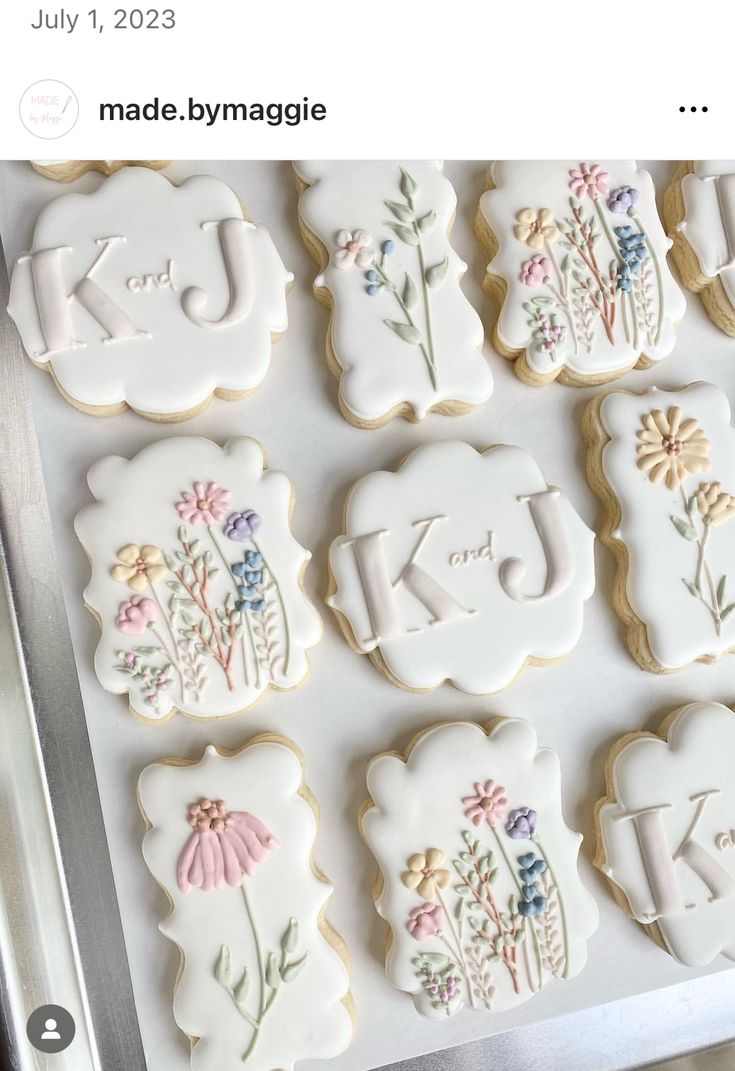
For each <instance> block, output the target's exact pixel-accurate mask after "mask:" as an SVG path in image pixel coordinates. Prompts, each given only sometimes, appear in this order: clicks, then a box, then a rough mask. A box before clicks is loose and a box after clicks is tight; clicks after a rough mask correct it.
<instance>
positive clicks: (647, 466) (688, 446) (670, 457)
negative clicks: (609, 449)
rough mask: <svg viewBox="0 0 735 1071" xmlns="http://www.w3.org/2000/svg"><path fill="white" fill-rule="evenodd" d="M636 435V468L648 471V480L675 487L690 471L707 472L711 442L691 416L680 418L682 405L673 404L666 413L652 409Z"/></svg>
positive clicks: (676, 488) (671, 488) (709, 464)
mask: <svg viewBox="0 0 735 1071" xmlns="http://www.w3.org/2000/svg"><path fill="white" fill-rule="evenodd" d="M637 434H638V438H639V439H640V445H639V447H638V450H637V453H638V468H639V469H642V471H643V472H646V473H648V478H649V480H650V481H651V483H663V482H664V481H665V482H666V486H667V487H668V489H669V490H670V491H678V490H679V488H680V486H681V482H682V480H683V479H684V478H685V477H686V476H688V475H689V473H692V472H708V471H709V469H710V468H711V467H712V462H711V461H710V459H709V457H708V456H707V455H708V454H709V447H710V442H709V439H708V438H707V436H706V435H705V434H704V432H703V431H702V429H701V428H700V426H699V421H698V420H695V419H694V418H691V419H689V420H682V414H681V409H680V408H679V406H678V405H672V406H671V408H670V409H669V411H668V413H664V412H663V411H662V410H661V409H654V410H653V411H652V412H651V413H646V415H645V416H644V417H643V430H642V431H639V432H638V433H637Z"/></svg>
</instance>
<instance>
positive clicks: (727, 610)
mask: <svg viewBox="0 0 735 1071" xmlns="http://www.w3.org/2000/svg"><path fill="white" fill-rule="evenodd" d="M733 610H735V602H731V603H730V605H729V606H726V607H725V609H724V610H723V611H722V613H721V614H720V619H721V620H722V621H727V619H728V617H729V616H730V614H731V613H732V612H733Z"/></svg>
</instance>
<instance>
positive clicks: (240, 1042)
mask: <svg viewBox="0 0 735 1071" xmlns="http://www.w3.org/2000/svg"><path fill="white" fill-rule="evenodd" d="M138 798H139V801H140V806H141V809H142V811H143V814H144V817H145V818H146V821H147V824H148V832H147V833H146V835H145V840H144V842H143V854H144V856H145V861H146V863H147V864H148V868H149V870H150V872H151V874H152V875H153V877H154V878H155V879H156V881H157V882H158V883H159V885H160V886H161V887H162V888H163V889H164V891H165V892H166V895H167V897H168V899H169V901H170V911H169V913H168V915H167V916H166V918H165V919H164V921H163V922H162V923H161V926H160V929H161V931H162V932H163V933H164V934H165V936H166V937H168V938H169V939H170V940H171V941H173V942H174V943H175V944H176V945H177V947H178V948H179V950H180V953H181V966H180V970H179V974H178V977H177V980H176V992H175V996H174V1017H175V1019H176V1022H177V1023H178V1025H179V1027H180V1028H181V1029H182V1030H183V1031H184V1033H186V1034H187V1035H188V1036H189V1038H190V1039H191V1042H192V1051H191V1067H192V1071H237V1069H239V1068H242V1067H245V1068H246V1069H247V1071H271V1069H272V1068H274V1067H278V1068H283V1069H284V1071H286V1069H287V1071H293V1068H294V1065H295V1064H296V1063H298V1062H299V1061H301V1060H326V1059H329V1058H330V1057H332V1056H336V1055H338V1054H339V1053H341V1052H343V1051H344V1050H345V1049H346V1048H347V1046H348V1045H349V1043H350V1041H351V1038H352V1030H353V1022H352V1020H353V1005H352V1000H351V997H350V993H349V976H348V972H347V966H346V962H347V958H346V949H345V946H344V944H343V942H342V940H341V939H340V937H339V935H338V934H337V933H336V932H335V931H334V930H333V929H332V928H331V926H330V925H329V923H328V922H327V921H326V919H325V917H324V914H325V908H326V904H327V901H328V900H329V897H330V895H331V892H332V889H331V886H330V885H329V883H328V881H327V879H326V878H324V877H323V876H322V875H321V874H320V873H319V871H317V870H316V869H315V867H314V865H313V863H312V850H313V845H314V840H315V837H316V833H317V805H316V801H315V800H314V798H313V796H312V795H311V793H310V792H309V789H308V788H307V787H306V785H305V784H304V782H303V767H302V758H301V755H300V753H299V752H298V750H297V749H296V747H295V746H294V745H293V744H291V743H290V741H288V740H286V739H284V738H282V737H277V736H261V737H256V738H255V739H254V740H251V741H250V743H249V744H247V745H246V746H245V747H244V748H242V749H241V750H240V751H237V752H235V753H224V752H221V751H218V750H217V748H215V747H213V746H211V745H210V746H209V747H208V748H206V750H205V752H204V754H203V756H202V758H201V759H199V760H198V761H195V762H192V761H187V760H186V759H172V760H167V761H163V762H157V763H154V764H153V765H151V766H148V767H147V768H146V769H145V770H144V771H143V773H142V774H141V776H140V780H139V783H138Z"/></svg>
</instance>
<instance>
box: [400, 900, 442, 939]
mask: <svg viewBox="0 0 735 1071" xmlns="http://www.w3.org/2000/svg"><path fill="white" fill-rule="evenodd" d="M446 921H447V916H446V913H445V911H444V908H443V907H441V905H440V904H422V905H421V907H415V908H414V909H413V911H412V912H411V914H410V915H409V916H408V922H407V923H406V925H407V926H408V932H409V933H410V934H411V936H412V937H415V938H416V940H417V941H425V940H426V938H427V937H434V936H435V935H436V934H437V933H438V932H439V930H443V929H444V926H445V925H446Z"/></svg>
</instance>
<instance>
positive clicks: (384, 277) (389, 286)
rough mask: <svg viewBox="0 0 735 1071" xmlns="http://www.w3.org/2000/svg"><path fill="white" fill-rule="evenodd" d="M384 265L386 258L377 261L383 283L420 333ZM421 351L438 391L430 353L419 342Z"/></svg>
mask: <svg viewBox="0 0 735 1071" xmlns="http://www.w3.org/2000/svg"><path fill="white" fill-rule="evenodd" d="M383 263H384V258H383V257H381V258H380V262H377V261H376V264H375V268H376V270H377V272H378V274H379V275H380V279H381V282H382V283H383V285H384V286H385V287H386V288H387V289H388V290H389V291H390V293H391V294H392V295H393V297H394V298H395V299H396V301H397V302H398V306H399V308H400V310H401V312H402V313H403V315H404V316H405V317H406V319H407V320H408V322H409V324H410V325H411V327H413V328H415V329H416V331H419V326H418V324H417V323H416V321H415V320H414V318H413V316H412V315H411V313H410V311H409V309H408V307H407V305H406V303H405V302H404V300H403V298H402V297H401V295H400V294H399V293H398V288H397V287H396V285H395V283H394V282H393V280H392V279H391V278H390V276H389V275H388V274H387V272H386V271H385V269H384V267H383ZM425 286H426V283H425V282H424V288H425ZM420 333H421V332H420V331H419V334H420ZM419 349H420V350H421V353H422V354H423V357H424V360H425V361H426V367H427V368H428V370H429V376H430V378H431V385H432V387H433V388H434V390H437V382H436V372H435V370H434V366H433V364H432V359H431V356H430V355H429V353H428V351H427V349H426V346H425V345H424V343H423V342H419Z"/></svg>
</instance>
